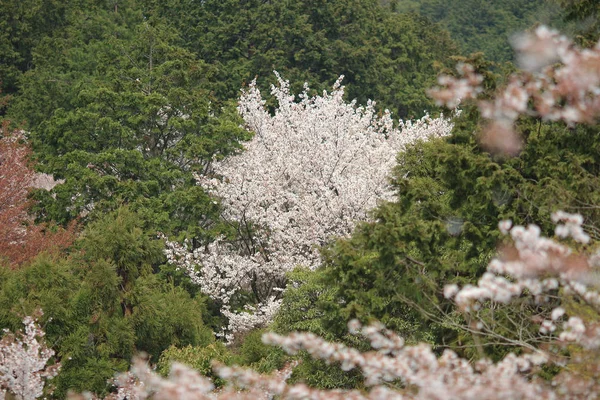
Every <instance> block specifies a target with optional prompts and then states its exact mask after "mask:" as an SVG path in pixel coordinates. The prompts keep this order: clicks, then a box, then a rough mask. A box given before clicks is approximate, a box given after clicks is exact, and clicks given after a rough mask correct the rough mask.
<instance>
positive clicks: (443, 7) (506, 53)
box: [385, 0, 566, 63]
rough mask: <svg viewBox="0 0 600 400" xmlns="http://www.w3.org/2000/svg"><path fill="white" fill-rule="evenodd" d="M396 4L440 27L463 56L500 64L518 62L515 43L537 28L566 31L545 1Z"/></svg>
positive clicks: (404, 1) (403, 1)
mask: <svg viewBox="0 0 600 400" xmlns="http://www.w3.org/2000/svg"><path fill="white" fill-rule="evenodd" d="M385 3H392V2H390V1H386V2H385ZM395 4H396V6H395V8H396V10H397V11H398V12H414V13H418V14H420V15H422V16H423V17H426V18H429V19H430V20H432V21H434V22H437V23H439V24H440V25H441V26H442V27H444V28H445V29H447V30H448V31H449V32H450V35H451V37H452V39H453V40H454V41H455V42H456V43H457V44H458V45H459V48H460V50H461V52H462V53H463V54H465V55H468V54H471V53H475V52H483V53H484V54H485V56H486V58H488V59H490V60H492V61H495V62H498V63H502V62H506V61H513V60H514V58H513V57H514V53H513V50H512V48H511V39H512V36H513V35H515V34H516V33H519V32H521V31H523V30H525V29H528V28H530V27H531V26H534V25H536V24H545V25H550V26H554V27H556V28H561V29H563V30H564V28H566V26H565V24H564V23H563V21H561V18H560V9H559V7H558V6H557V4H555V3H554V2H551V1H544V0H534V1H531V0H493V1H489V0H463V1H453V2H448V1H443V0H418V1H416V0H398V1H395Z"/></svg>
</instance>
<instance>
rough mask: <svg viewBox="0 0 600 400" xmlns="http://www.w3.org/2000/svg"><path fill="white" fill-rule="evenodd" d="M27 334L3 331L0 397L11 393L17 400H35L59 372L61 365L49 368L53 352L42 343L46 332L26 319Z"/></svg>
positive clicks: (0, 360) (0, 359)
mask: <svg viewBox="0 0 600 400" xmlns="http://www.w3.org/2000/svg"><path fill="white" fill-rule="evenodd" d="M23 324H24V325H25V333H22V332H18V333H16V334H13V333H11V332H9V331H8V330H4V336H3V337H2V340H0V398H2V399H4V397H5V395H6V391H10V392H11V393H12V394H13V395H15V396H16V397H17V399H21V400H33V399H37V398H38V397H40V396H41V395H42V394H43V390H44V384H45V380H46V379H52V378H53V377H55V376H56V374H57V373H58V370H59V369H60V364H53V365H49V366H46V364H47V363H48V361H49V360H50V358H52V356H53V355H54V350H52V349H50V348H48V347H47V346H46V344H45V343H44V342H43V340H41V339H43V337H44V331H43V330H42V329H41V328H40V326H39V325H38V324H37V323H36V320H35V319H34V318H32V317H25V318H24V319H23Z"/></svg>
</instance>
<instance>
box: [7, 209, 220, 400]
mask: <svg viewBox="0 0 600 400" xmlns="http://www.w3.org/2000/svg"><path fill="white" fill-rule="evenodd" d="M77 244H78V246H79V249H80V251H79V252H78V253H74V254H73V255H72V256H71V258H69V259H62V260H61V259H51V258H47V257H39V258H38V259H36V260H35V261H34V262H33V263H32V264H31V265H29V266H28V267H26V268H23V269H22V270H18V271H9V270H2V276H1V277H0V280H1V289H0V304H1V306H0V325H2V326H3V327H7V328H9V329H11V330H16V329H18V327H19V325H20V320H21V318H22V316H23V315H30V314H31V313H32V312H33V311H34V310H36V309H38V308H41V309H43V310H44V318H43V320H42V323H43V326H44V329H45V331H46V335H47V336H46V337H47V340H48V343H50V344H51V346H52V347H53V348H54V349H55V350H56V352H57V357H58V358H59V359H60V361H61V363H62V369H61V372H60V374H59V376H57V377H56V378H55V380H54V381H53V383H54V384H55V385H56V392H55V395H56V396H57V397H59V398H61V397H64V396H65V395H66V392H67V391H68V390H74V391H77V392H82V391H86V390H87V391H92V392H96V393H106V391H107V390H108V387H107V382H108V380H110V379H111V378H112V377H113V376H114V374H115V372H117V371H123V370H126V369H127V368H128V365H129V362H130V360H131V358H132V357H133V356H134V355H135V354H136V353H138V352H140V351H144V352H146V353H147V354H149V355H150V356H151V359H152V360H154V361H155V362H156V361H158V357H159V356H160V354H161V353H162V351H163V350H165V349H166V348H168V347H169V346H171V345H181V346H185V345H206V344H209V343H211V342H212V341H213V335H212V332H211V331H210V330H209V329H207V328H206V327H204V325H203V322H202V313H203V310H204V303H203V299H202V298H191V297H190V296H189V294H188V293H187V292H185V291H184V290H183V289H181V288H179V287H176V286H174V285H172V284H170V283H168V282H165V281H161V280H159V279H158V277H157V275H154V274H152V273H151V272H152V269H153V268H155V267H156V266H157V264H158V263H159V262H160V261H161V259H162V257H161V244H160V242H159V241H158V240H156V239H151V238H150V237H149V236H148V234H146V233H144V232H143V231H142V230H141V222H140V220H139V218H137V217H136V215H135V214H134V213H132V212H131V211H129V210H127V209H121V210H119V211H118V212H117V213H115V214H109V215H107V216H106V217H104V218H103V219H101V220H100V221H98V222H96V223H94V224H92V225H89V226H88V228H87V229H86V231H85V232H84V234H83V236H82V237H81V239H80V240H79V241H78V243H77Z"/></svg>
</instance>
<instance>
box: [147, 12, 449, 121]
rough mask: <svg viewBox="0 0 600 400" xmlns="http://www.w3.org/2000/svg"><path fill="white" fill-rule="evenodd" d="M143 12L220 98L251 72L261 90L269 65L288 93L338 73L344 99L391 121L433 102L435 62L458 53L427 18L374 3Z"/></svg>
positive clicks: (321, 85)
mask: <svg viewBox="0 0 600 400" xmlns="http://www.w3.org/2000/svg"><path fill="white" fill-rule="evenodd" d="M148 13H149V14H150V15H152V16H153V17H155V18H161V19H162V20H164V21H165V22H167V23H169V24H171V25H174V26H175V28H176V30H177V31H179V32H181V38H182V41H183V43H184V46H185V47H186V48H187V49H189V50H190V51H192V52H193V53H195V54H197V55H198V58H200V59H202V60H204V61H205V62H207V63H208V64H210V65H213V66H215V67H216V68H217V75H216V79H215V82H214V85H213V86H212V87H213V90H214V92H215V94H216V96H217V97H218V98H220V99H232V98H236V97H237V96H238V93H239V88H240V87H241V86H242V85H244V84H248V83H249V82H250V81H252V79H253V78H254V77H258V86H259V87H260V88H262V89H266V88H268V84H269V83H272V82H273V80H272V79H270V77H271V76H272V75H271V72H272V71H273V70H277V71H279V72H280V73H281V74H282V75H284V76H288V77H293V79H294V81H293V82H292V88H293V89H294V91H300V90H301V89H302V84H303V83H304V82H311V83H313V85H314V88H315V89H316V90H317V91H318V92H320V91H322V90H324V89H326V88H327V87H329V86H330V85H331V84H332V83H333V82H334V81H335V80H336V79H337V77H338V76H339V75H340V74H343V75H344V76H346V83H347V86H348V98H349V99H355V98H356V99H357V100H358V102H359V103H360V104H366V102H367V101H368V100H369V99H378V101H379V102H380V106H382V109H383V108H389V109H390V110H392V111H393V112H394V113H395V114H396V115H397V116H398V117H401V118H406V117H411V118H412V117H415V116H416V117H420V116H422V115H423V113H424V110H431V109H432V108H433V104H431V102H430V100H429V99H428V98H427V97H426V96H425V94H424V89H425V88H427V87H428V86H429V85H430V84H431V83H432V82H433V81H432V80H431V78H432V77H433V76H434V74H435V72H436V71H435V68H436V65H437V64H442V65H448V61H449V60H448V57H449V56H451V55H454V54H455V53H456V52H457V51H456V46H455V45H454V43H453V42H452V41H451V40H450V38H449V36H448V34H447V33H446V32H445V31H443V30H442V29H440V28H439V27H438V26H436V25H434V24H432V23H431V22H430V21H429V20H427V19H424V18H420V17H419V16H417V15H410V16H408V15H398V14H391V13H388V12H387V10H385V9H383V8H382V7H380V6H379V4H378V2H377V1H376V0H335V1H325V0H316V1H315V0H302V1H296V2H290V1H260V0H250V1H248V0H243V1H241V0H226V1H222V0H219V1H217V0H208V1H204V2H202V5H201V6H198V3H197V2H195V1H192V0H170V1H160V2H159V1H154V2H151V5H149V6H148Z"/></svg>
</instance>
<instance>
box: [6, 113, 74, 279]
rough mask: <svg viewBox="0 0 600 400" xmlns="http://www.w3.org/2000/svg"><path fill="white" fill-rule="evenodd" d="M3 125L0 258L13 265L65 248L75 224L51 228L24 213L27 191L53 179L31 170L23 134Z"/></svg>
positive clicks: (43, 187) (72, 237)
mask: <svg viewBox="0 0 600 400" xmlns="http://www.w3.org/2000/svg"><path fill="white" fill-rule="evenodd" d="M7 125H8V124H5V125H4V126H3V128H2V138H0V226H2V229H0V258H3V259H5V260H6V261H8V263H9V265H10V266H11V267H13V268H14V267H17V266H19V265H21V264H23V263H24V262H26V261H28V260H30V259H31V258H33V257H35V256H36V255H37V254H39V253H41V252H43V251H48V250H52V249H61V248H65V247H68V246H69V245H70V244H71V243H72V242H73V240H74V238H75V224H74V223H73V224H71V225H70V226H69V228H68V229H66V230H65V229H56V230H55V231H51V229H49V228H50V227H49V226H47V225H43V224H40V225H36V224H34V221H33V218H31V217H30V216H29V215H28V213H27V211H28V208H29V205H30V202H29V200H28V198H27V196H28V194H29V191H30V190H31V189H33V188H42V189H51V188H52V186H53V185H54V184H55V182H54V180H53V179H52V177H50V176H49V175H44V174H37V173H35V171H34V170H33V169H32V167H31V161H30V157H31V149H30V147H29V145H28V143H27V141H26V139H25V135H24V134H23V132H21V131H15V132H11V131H10V130H9V129H8V127H7Z"/></svg>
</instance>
